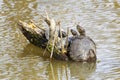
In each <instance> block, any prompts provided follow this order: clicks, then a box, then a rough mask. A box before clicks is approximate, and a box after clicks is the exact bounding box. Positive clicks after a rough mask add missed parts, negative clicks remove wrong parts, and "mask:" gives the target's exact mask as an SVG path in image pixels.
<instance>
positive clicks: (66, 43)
mask: <svg viewBox="0 0 120 80" xmlns="http://www.w3.org/2000/svg"><path fill="white" fill-rule="evenodd" d="M68 35H69V27H67V38H66V50H67V48H68Z"/></svg>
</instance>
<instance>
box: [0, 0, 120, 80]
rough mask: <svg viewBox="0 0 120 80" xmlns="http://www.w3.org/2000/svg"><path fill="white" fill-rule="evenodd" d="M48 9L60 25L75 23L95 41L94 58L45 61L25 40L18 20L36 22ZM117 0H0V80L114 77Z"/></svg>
mask: <svg viewBox="0 0 120 80" xmlns="http://www.w3.org/2000/svg"><path fill="white" fill-rule="evenodd" d="M45 10H47V12H48V13H49V15H50V16H51V17H54V19H55V20H58V21H61V26H62V27H63V28H64V29H65V30H66V28H67V27H70V28H75V26H76V24H80V25H81V26H83V27H84V28H85V29H86V32H87V35H89V36H90V37H91V38H92V39H93V40H94V41H95V42H96V44H97V58H98V61H97V63H96V64H94V63H91V64H87V63H78V62H64V61H57V60H53V61H52V62H50V61H49V58H48V56H44V57H43V56H42V53H43V51H44V50H42V49H40V48H38V47H36V46H34V45H32V44H30V43H29V42H28V41H27V40H26V38H25V37H24V36H23V35H22V33H21V32H20V30H19V29H18V27H17V24H16V23H17V21H18V20H23V21H26V22H28V21H29V19H32V20H34V21H35V22H36V24H37V25H43V26H46V25H45V24H44V23H42V22H41V15H44V11H45ZM119 12H120V1H119V0H0V80H119V79H120V27H119V26H120V13H119Z"/></svg>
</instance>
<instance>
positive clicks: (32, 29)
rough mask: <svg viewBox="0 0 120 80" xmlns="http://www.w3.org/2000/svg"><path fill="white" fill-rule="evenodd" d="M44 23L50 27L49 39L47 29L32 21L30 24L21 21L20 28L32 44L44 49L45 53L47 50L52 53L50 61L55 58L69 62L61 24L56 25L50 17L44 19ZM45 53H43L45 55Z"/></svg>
mask: <svg viewBox="0 0 120 80" xmlns="http://www.w3.org/2000/svg"><path fill="white" fill-rule="evenodd" d="M44 21H45V22H46V23H47V25H48V26H49V27H48V28H49V35H48V37H49V38H48V39H47V38H46V35H45V33H46V30H45V28H43V27H38V26H36V25H35V23H34V22H33V21H32V20H30V22H29V23H26V22H23V21H19V22H18V26H19V29H20V30H21V32H22V33H23V35H24V36H25V37H26V38H27V40H29V42H30V43H32V44H34V45H35V46H38V47H41V48H44V49H45V52H46V50H47V51H49V52H50V59H51V58H52V57H54V58H57V59H60V60H68V56H67V49H66V48H64V44H63V43H62V32H61V28H60V26H59V25H60V23H58V24H56V22H55V20H54V19H50V18H49V16H48V15H47V17H44ZM58 30H59V31H60V34H59V35H60V36H58ZM66 41H67V40H66ZM45 52H43V55H44V54H45Z"/></svg>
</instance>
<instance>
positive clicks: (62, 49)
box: [58, 22, 64, 54]
mask: <svg viewBox="0 0 120 80" xmlns="http://www.w3.org/2000/svg"><path fill="white" fill-rule="evenodd" d="M58 25H59V30H60V38H61V39H60V42H61V51H62V54H63V53H64V52H63V51H64V45H63V43H62V40H63V37H62V30H61V26H60V22H58Z"/></svg>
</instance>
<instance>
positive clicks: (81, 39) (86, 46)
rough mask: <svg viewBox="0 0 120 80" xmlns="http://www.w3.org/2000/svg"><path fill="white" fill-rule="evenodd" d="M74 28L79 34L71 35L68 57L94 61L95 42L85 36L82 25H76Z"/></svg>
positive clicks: (76, 59) (74, 59) (75, 59)
mask: <svg viewBox="0 0 120 80" xmlns="http://www.w3.org/2000/svg"><path fill="white" fill-rule="evenodd" d="M76 28H77V31H78V32H79V34H80V35H77V36H75V37H74V36H73V38H72V39H71V41H70V47H69V49H70V51H69V55H70V58H71V59H72V60H73V61H86V62H91V61H96V44H95V43H94V41H93V40H92V39H91V38H90V37H88V36H86V33H85V29H84V28H83V27H81V26H79V25H77V27H76ZM75 33H76V32H75ZM72 34H73V33H72Z"/></svg>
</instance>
